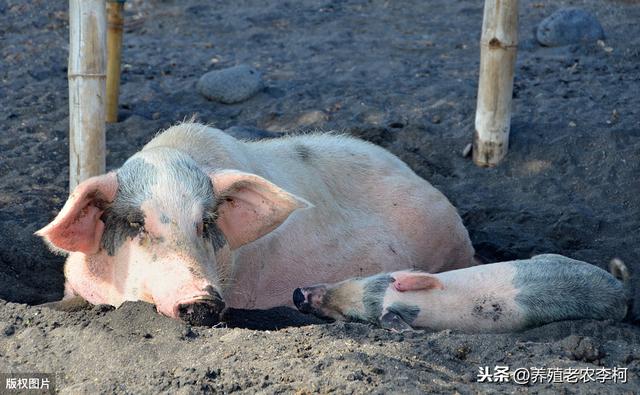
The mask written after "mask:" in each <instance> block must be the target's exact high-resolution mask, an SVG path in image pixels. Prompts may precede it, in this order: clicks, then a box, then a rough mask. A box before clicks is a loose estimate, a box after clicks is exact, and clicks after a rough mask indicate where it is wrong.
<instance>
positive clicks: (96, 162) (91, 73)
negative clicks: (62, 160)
mask: <svg viewBox="0 0 640 395" xmlns="http://www.w3.org/2000/svg"><path fill="white" fill-rule="evenodd" d="M106 27H107V18H106V13H105V0H69V44H70V45H69V68H68V70H69V71H68V73H69V187H70V190H73V189H74V188H75V187H76V186H77V185H78V184H79V183H80V182H82V181H83V180H85V179H87V178H89V177H92V176H96V175H99V174H102V173H104V171H105V113H104V111H105V105H104V98H105V91H106V85H105V77H106V75H105V64H106V52H107V51H106V43H105V37H106Z"/></svg>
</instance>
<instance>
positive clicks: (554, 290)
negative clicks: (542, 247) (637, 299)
mask: <svg viewBox="0 0 640 395" xmlns="http://www.w3.org/2000/svg"><path fill="white" fill-rule="evenodd" d="M511 264H512V265H513V266H514V268H515V274H514V277H513V282H514V286H515V288H516V289H518V293H517V295H516V297H515V300H516V303H517V304H518V305H519V306H520V307H521V308H522V310H523V316H524V318H525V321H526V322H525V326H535V325H541V324H544V323H548V322H552V321H559V320H571V319H598V320H604V319H615V320H621V319H623V318H624V316H625V314H626V310H627V301H626V295H625V291H624V287H623V285H622V284H621V283H620V282H619V281H618V280H616V279H615V278H614V277H613V276H612V275H611V274H609V273H607V272H606V271H605V270H602V269H600V268H598V267H597V266H594V265H591V264H589V263H586V262H581V261H578V260H575V259H571V258H567V257H565V256H562V255H555V254H545V255H538V256H535V257H533V258H531V259H529V260H522V261H513V262H512V263H511Z"/></svg>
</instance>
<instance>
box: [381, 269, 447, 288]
mask: <svg viewBox="0 0 640 395" xmlns="http://www.w3.org/2000/svg"><path fill="white" fill-rule="evenodd" d="M393 278H394V279H395V281H394V282H393V286H394V287H395V289H396V290H397V291H399V292H406V291H421V290H425V291H426V290H430V289H444V285H442V283H441V282H440V280H438V278H437V277H435V276H433V275H431V274H427V273H414V272H400V273H394V274H393Z"/></svg>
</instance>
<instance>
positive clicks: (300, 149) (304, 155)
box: [293, 144, 313, 162]
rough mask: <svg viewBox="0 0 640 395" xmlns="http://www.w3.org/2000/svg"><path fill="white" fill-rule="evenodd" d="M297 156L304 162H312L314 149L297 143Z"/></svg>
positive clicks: (295, 149) (295, 148)
mask: <svg viewBox="0 0 640 395" xmlns="http://www.w3.org/2000/svg"><path fill="white" fill-rule="evenodd" d="M293 149H294V151H295V153H296V156H297V157H298V158H299V159H300V160H302V161H303V162H310V161H311V157H312V156H313V151H311V148H309V147H307V146H306V145H304V144H297V145H296V146H295V147H294V148H293Z"/></svg>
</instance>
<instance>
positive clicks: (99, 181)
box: [36, 172, 118, 254]
mask: <svg viewBox="0 0 640 395" xmlns="http://www.w3.org/2000/svg"><path fill="white" fill-rule="evenodd" d="M117 190H118V179H117V177H116V173H114V172H112V173H108V174H104V175H101V176H97V177H92V178H89V179H88V180H85V181H83V182H81V183H80V184H79V185H78V186H77V187H76V189H75V190H74V191H73V193H71V195H70V196H69V198H68V199H67V202H66V203H65V205H64V207H63V208H62V210H61V211H60V213H59V214H58V215H57V216H56V218H55V219H54V220H53V221H52V222H51V223H50V224H49V225H47V226H45V227H44V228H42V229H40V230H39V231H37V232H36V235H38V236H40V237H42V238H44V239H45V241H46V242H47V243H48V244H49V245H50V247H52V249H54V250H62V251H66V252H76V251H77V252H82V253H85V254H95V253H96V252H98V249H99V248H100V239H101V238H102V232H103V230H104V223H102V221H100V216H101V215H102V212H103V211H104V207H105V205H106V204H108V203H110V202H112V201H113V199H115V196H116V192H117Z"/></svg>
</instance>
